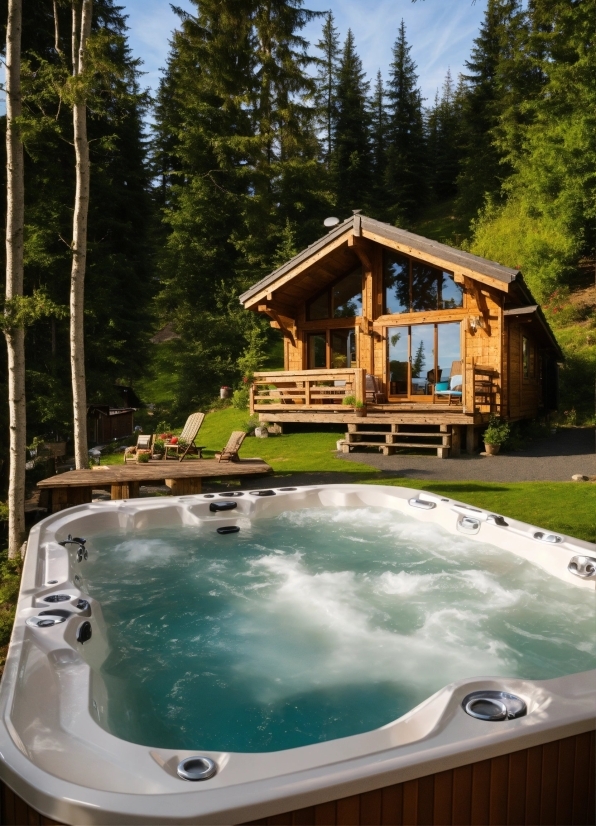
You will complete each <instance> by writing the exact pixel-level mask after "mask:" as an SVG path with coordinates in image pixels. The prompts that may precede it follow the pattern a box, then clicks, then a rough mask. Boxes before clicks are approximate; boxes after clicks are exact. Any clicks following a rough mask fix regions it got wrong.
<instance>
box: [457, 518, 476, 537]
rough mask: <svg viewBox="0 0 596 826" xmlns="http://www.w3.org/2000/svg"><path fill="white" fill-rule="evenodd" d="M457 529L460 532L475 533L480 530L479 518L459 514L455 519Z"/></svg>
mask: <svg viewBox="0 0 596 826" xmlns="http://www.w3.org/2000/svg"><path fill="white" fill-rule="evenodd" d="M457 530H458V531H460V532H461V533H467V534H475V533H478V531H479V530H480V520H479V519H475V518H474V517H473V516H460V517H459V519H458V520H457Z"/></svg>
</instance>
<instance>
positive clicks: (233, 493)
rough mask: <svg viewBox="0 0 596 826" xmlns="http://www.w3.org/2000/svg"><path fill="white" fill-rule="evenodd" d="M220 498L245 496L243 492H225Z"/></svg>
mask: <svg viewBox="0 0 596 826" xmlns="http://www.w3.org/2000/svg"><path fill="white" fill-rule="evenodd" d="M219 495H220V496H244V491H243V490H225V491H224V492H223V493H220V494H219Z"/></svg>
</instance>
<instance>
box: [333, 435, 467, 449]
mask: <svg viewBox="0 0 596 826" xmlns="http://www.w3.org/2000/svg"><path fill="white" fill-rule="evenodd" d="M361 435H365V434H360V433H346V441H347V443H348V444H350V445H364V444H372V445H383V444H387V445H396V444H398V442H397V441H395V440H396V439H398V440H399V439H401V438H402V437H404V436H409V437H411V438H418V439H419V440H422V439H424V438H426V439H428V441H427V442H425V444H427V445H428V447H439V446H441V445H442V446H444V447H449V445H450V444H451V434H449V433H433V434H431V435H430V436H426V435H425V434H421V433H373V434H372V435H373V436H381V437H382V439H383V441H381V440H379V441H378V442H373V441H372V440H370V439H369V440H367V441H362V439H361ZM369 435H370V434H369ZM437 439H440V442H437ZM431 440H433V441H431ZM405 444H413V442H406V443H405Z"/></svg>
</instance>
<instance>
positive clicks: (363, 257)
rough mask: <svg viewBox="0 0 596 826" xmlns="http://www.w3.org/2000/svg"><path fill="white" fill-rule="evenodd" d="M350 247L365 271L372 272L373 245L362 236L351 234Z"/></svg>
mask: <svg viewBox="0 0 596 826" xmlns="http://www.w3.org/2000/svg"><path fill="white" fill-rule="evenodd" d="M348 247H350V248H351V249H353V250H354V252H355V253H356V255H357V256H358V258H359V259H360V263H361V264H362V266H363V267H364V271H365V272H372V270H373V259H372V249H371V245H370V244H368V243H367V242H366V241H364V240H363V239H362V238H361V237H360V236H357V235H351V236H350V237H349V238H348Z"/></svg>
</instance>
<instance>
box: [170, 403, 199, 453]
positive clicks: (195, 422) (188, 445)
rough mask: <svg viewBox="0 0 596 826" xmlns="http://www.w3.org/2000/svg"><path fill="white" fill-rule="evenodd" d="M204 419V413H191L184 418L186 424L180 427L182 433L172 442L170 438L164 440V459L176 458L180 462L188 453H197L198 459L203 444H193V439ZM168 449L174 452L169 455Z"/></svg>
mask: <svg viewBox="0 0 596 826" xmlns="http://www.w3.org/2000/svg"><path fill="white" fill-rule="evenodd" d="M204 419H205V414H204V413H193V414H192V415H190V416H189V417H188V419H187V420H186V424H185V425H184V427H183V428H182V433H181V434H180V436H178V437H177V438H176V437H174V438H176V442H174V444H172V440H171V439H170V440H169V441H167V442H166V444H165V453H164V459H178V461H179V462H181V461H182V460H183V459H184V458H185V457H186V456H187V455H188V454H189V453H191V452H192V453H198V455H199V459H201V458H202V456H203V453H202V451H203V448H204V447H205V445H195V439H196V438H197V434H198V432H199V430H200V429H201V425H202V424H203V421H204ZM170 451H171V452H172V453H173V454H174V455H173V456H171V455H170Z"/></svg>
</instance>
